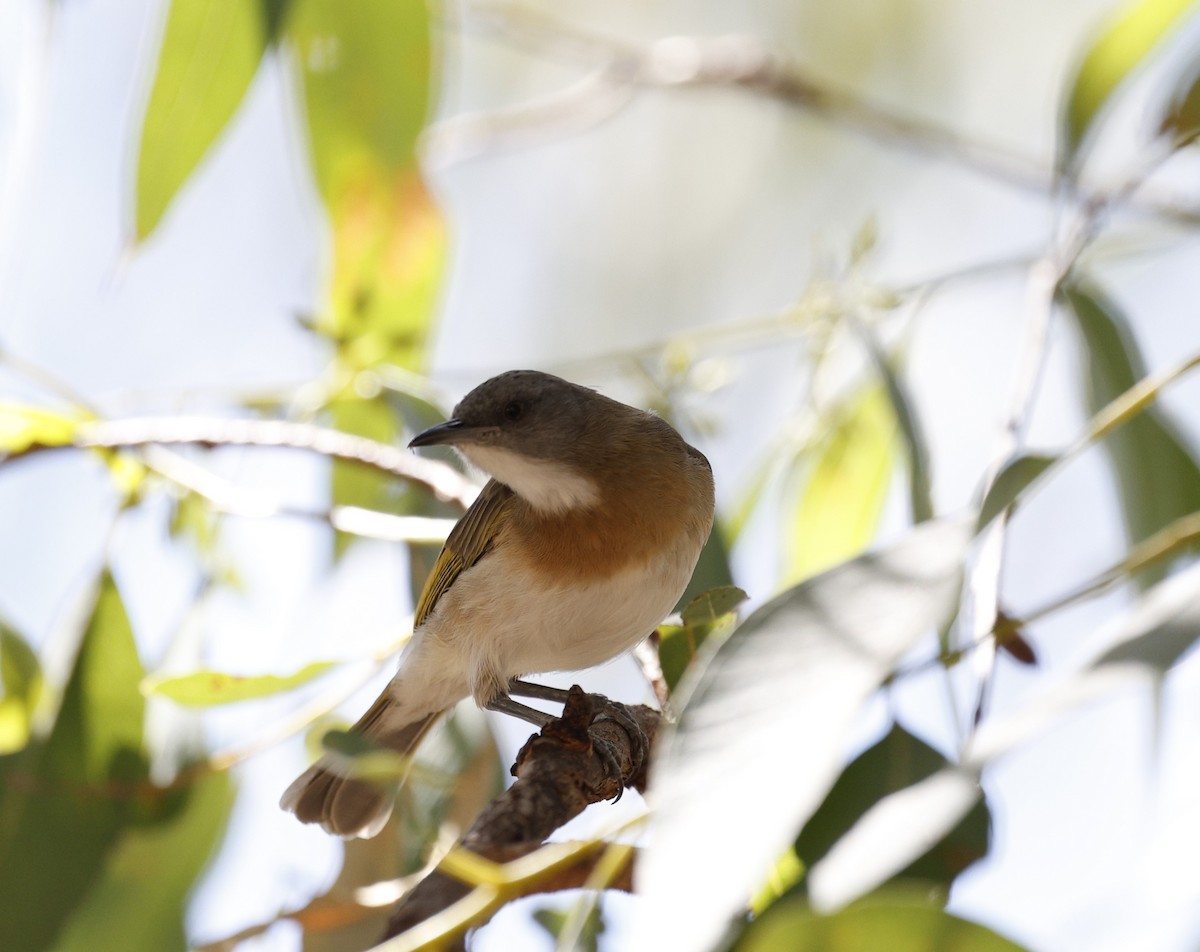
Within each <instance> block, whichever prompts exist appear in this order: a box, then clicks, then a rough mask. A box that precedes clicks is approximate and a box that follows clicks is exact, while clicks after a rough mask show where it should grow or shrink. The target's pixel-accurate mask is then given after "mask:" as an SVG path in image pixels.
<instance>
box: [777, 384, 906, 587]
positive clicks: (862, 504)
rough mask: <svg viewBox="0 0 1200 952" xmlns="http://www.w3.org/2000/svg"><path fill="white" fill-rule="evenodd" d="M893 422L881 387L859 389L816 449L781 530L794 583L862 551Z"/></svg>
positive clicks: (883, 492) (882, 484)
mask: <svg viewBox="0 0 1200 952" xmlns="http://www.w3.org/2000/svg"><path fill="white" fill-rule="evenodd" d="M896 430H897V428H896V418H895V414H894V411H893V409H892V406H891V404H890V403H889V401H888V397H887V394H886V392H885V390H884V388H883V387H882V386H879V385H873V386H869V387H866V388H864V389H863V391H862V392H861V393H859V394H858V395H857V396H856V397H855V398H854V399H852V400H851V401H850V402H849V403H848V404H847V406H846V407H845V409H844V412H842V413H841V414H839V416H838V418H837V419H836V420H835V421H834V423H833V426H832V428H831V430H830V432H829V433H828V435H827V436H826V437H825V438H824V439H823V440H822V441H821V443H820V446H819V448H818V449H817V455H816V459H815V461H814V462H813V464H812V468H811V469H810V471H809V473H808V476H807V479H806V480H805V485H804V489H803V490H802V492H801V493H800V497H799V499H798V501H797V505H796V509H795V512H794V513H793V515H792V516H791V519H790V527H789V530H788V532H787V570H786V575H787V577H788V578H789V579H790V580H791V581H793V582H795V581H799V580H801V579H804V578H808V577H809V576H810V575H815V574H816V573H817V572H821V571H824V570H825V569H827V568H829V567H830V566H831V565H836V564H837V563H839V562H844V561H845V560H846V559H848V558H851V557H853V556H855V555H857V554H858V553H859V552H862V551H863V550H864V549H865V548H866V547H867V546H868V545H870V543H871V540H872V539H873V538H874V537H875V530H876V529H877V528H878V526H879V519H880V517H881V516H882V514H883V505H884V502H885V501H886V500H887V491H888V487H889V486H890V485H891V481H892V470H893V468H894V465H895V455H896Z"/></svg>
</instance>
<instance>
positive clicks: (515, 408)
mask: <svg viewBox="0 0 1200 952" xmlns="http://www.w3.org/2000/svg"><path fill="white" fill-rule="evenodd" d="M524 412H525V407H524V406H522V405H521V404H520V402H518V401H516V400H513V401H511V402H510V403H509V404H507V405H506V406H505V408H504V416H505V419H508V420H519V419H521V415H522V414H523V413H524Z"/></svg>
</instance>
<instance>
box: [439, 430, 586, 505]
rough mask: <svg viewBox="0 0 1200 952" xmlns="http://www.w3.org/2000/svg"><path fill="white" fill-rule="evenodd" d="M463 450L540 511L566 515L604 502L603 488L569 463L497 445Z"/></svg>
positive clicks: (461, 451) (476, 462) (497, 479)
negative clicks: (601, 500) (545, 458)
mask: <svg viewBox="0 0 1200 952" xmlns="http://www.w3.org/2000/svg"><path fill="white" fill-rule="evenodd" d="M459 452H460V453H462V455H463V456H464V457H466V459H467V461H468V462H470V463H471V464H472V465H474V466H478V467H479V468H480V469H482V470H483V471H484V472H485V473H487V474H488V475H489V476H491V477H492V478H493V479H495V480H496V481H497V482H499V483H503V484H504V485H505V486H507V487H508V488H509V489H511V490H512V491H513V492H514V493H516V494H517V495H518V496H520V497H521V498H522V499H524V500H525V501H526V502H527V503H529V505H530V506H532V507H533V508H534V509H535V510H536V511H537V512H539V513H543V514H545V515H564V514H566V513H568V512H577V511H582V510H585V509H591V508H592V507H593V506H595V505H596V504H597V503H598V502H599V501H600V488H599V487H598V486H597V485H596V484H595V483H594V482H592V480H590V479H588V478H587V477H586V476H584V475H582V474H581V473H579V472H577V471H576V470H575V469H573V468H572V467H571V466H569V465H567V464H565V463H559V462H555V461H553V460H544V459H532V458H530V457H527V456H522V455H520V454H519V453H514V452H512V451H511V450H506V449H501V448H499V447H495V446H464V447H461V448H460V450H459Z"/></svg>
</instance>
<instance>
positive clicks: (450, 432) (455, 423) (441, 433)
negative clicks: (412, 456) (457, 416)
mask: <svg viewBox="0 0 1200 952" xmlns="http://www.w3.org/2000/svg"><path fill="white" fill-rule="evenodd" d="M466 428H467V427H466V424H464V423H463V421H462V420H447V421H446V422H445V423H439V424H438V425H437V426H431V427H430V428H429V429H428V430H424V431H422V432H420V433H418V434H417V435H416V436H414V437H413V438H412V439H411V440H409V442H408V448H409V449H416V448H417V447H418V446H437V445H439V444H442V443H453V442H454V439H455V437H456V436H461V435H462V433H463V431H464V430H465V429H466Z"/></svg>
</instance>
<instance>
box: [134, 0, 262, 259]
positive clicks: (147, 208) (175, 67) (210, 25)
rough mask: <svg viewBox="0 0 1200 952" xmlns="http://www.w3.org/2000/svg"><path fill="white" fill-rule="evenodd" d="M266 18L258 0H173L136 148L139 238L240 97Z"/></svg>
mask: <svg viewBox="0 0 1200 952" xmlns="http://www.w3.org/2000/svg"><path fill="white" fill-rule="evenodd" d="M269 19H270V18H269V17H264V10H263V8H262V7H261V0H171V3H170V9H169V12H168V14H167V25H166V30H165V31H164V33H163V39H162V46H161V48H160V50H159V55H158V66H157V68H156V70H155V75H154V85H153V87H152V88H151V90H150V100H149V102H148V104H147V106H146V115H145V118H144V119H143V121H142V138H141V147H140V148H139V150H138V168H137V214H136V235H137V240H138V241H143V240H145V239H146V238H147V237H148V236H149V235H150V234H151V232H153V231H154V229H155V228H157V227H158V225H159V222H160V221H161V220H162V217H163V215H164V214H165V212H166V210H167V208H168V206H169V205H170V204H171V202H172V200H173V199H174V198H175V195H176V194H177V193H178V191H179V189H180V187H181V186H182V185H183V184H184V183H185V182H186V181H187V180H188V178H190V177H191V175H192V173H193V172H194V171H195V169H196V167H197V165H199V163H200V161H201V159H203V158H204V156H205V155H206V154H207V153H208V152H209V150H210V149H211V147H212V145H213V142H214V141H215V140H216V138H217V136H218V135H220V133H221V132H222V130H224V129H225V127H226V126H227V125H228V123H229V120H230V119H231V118H232V117H233V114H234V112H236V111H237V108H238V106H239V105H240V104H241V102H242V100H243V99H244V98H245V95H246V90H247V89H249V88H250V81H251V80H252V79H253V78H254V75H255V73H256V72H257V71H258V64H259V62H260V61H261V60H262V56H263V52H264V51H265V49H266V44H267V34H266V29H267V27H268V23H269Z"/></svg>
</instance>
